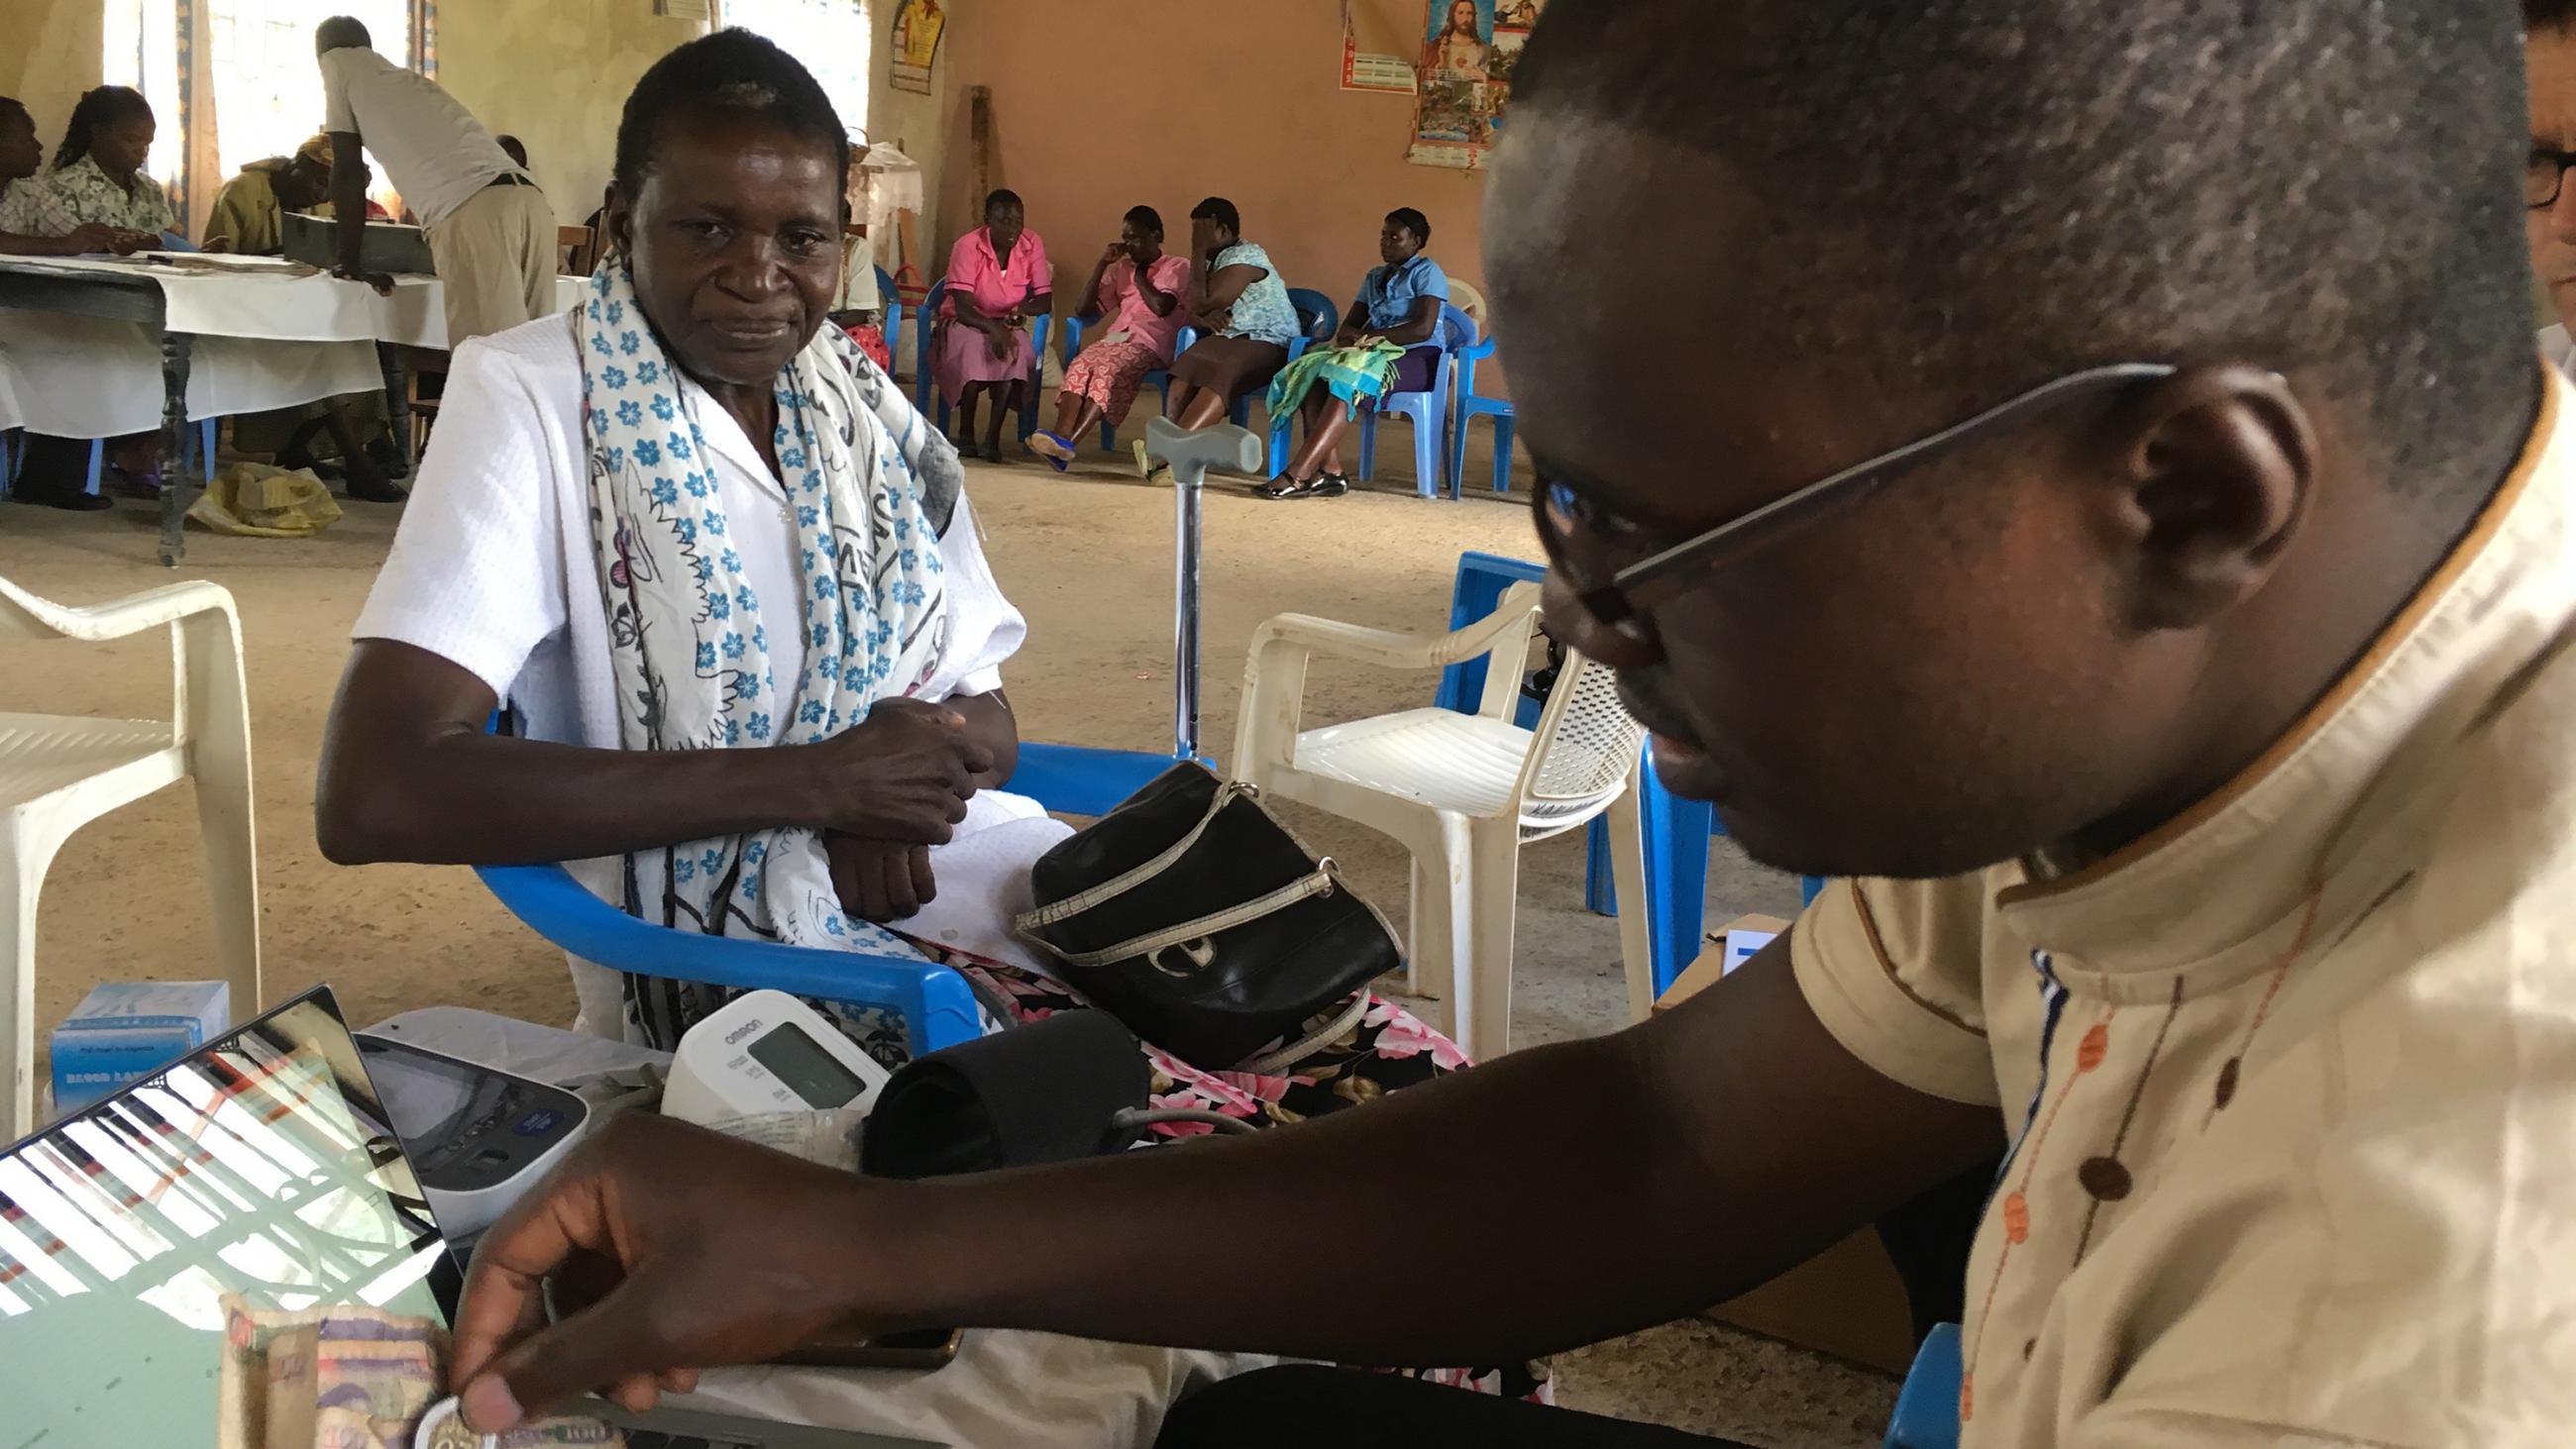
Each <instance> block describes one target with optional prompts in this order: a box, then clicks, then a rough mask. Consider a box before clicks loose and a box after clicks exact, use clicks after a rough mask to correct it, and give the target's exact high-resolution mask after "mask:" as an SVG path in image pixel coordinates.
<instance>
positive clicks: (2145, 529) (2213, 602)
mask: <svg viewBox="0 0 2576 1449" xmlns="http://www.w3.org/2000/svg"><path fill="white" fill-rule="evenodd" d="M2111 427H2112V428H2113V429H2114V430H2115V432H2114V434H2113V438H2114V442H2113V446H2114V448H2115V449H2116V452H2115V454H2114V458H2115V462H2116V465H2117V468H2118V473H2117V475H2116V478H2115V488H2116V502H2115V504H2114V507H2115V508H2116V515H2115V519H2114V522H2113V527H2114V530H2115V532H2116V533H2118V534H2119V535H2120V536H2121V538H2122V540H2123V542H2124V543H2125V544H2126V554H2127V557H2128V559H2129V560H2130V567H2129V570H2128V572H2129V574H2130V578H2129V585H2130V587H2129V590H2128V608H2127V611H2126V612H2127V614H2128V616H2129V622H2130V623H2131V624H2132V625H2133V626H2134V627H2136V628H2138V629H2140V630H2142V631H2143V630H2151V629H2190V628H2196V627H2199V626H2201V625H2203V624H2206V623H2208V622H2209V621H2210V620H2212V619H2214V618H2217V617H2218V616H2219V615H2221V614H2224V613H2226V612H2227V611H2228V610H2229V609H2231V608H2234V607H2235V606H2236V605H2237V604H2238V603H2240V602H2242V601H2243V600H2245V599H2247V598H2249V597H2251V596H2252V595H2253V594H2254V593H2256V592H2257V591H2259V590H2260V589H2261V588H2262V587H2263V584H2264V582H2265V580H2267V579H2269V578H2270V577H2271V572H2272V566H2273V564H2274V563H2275V562H2276V561H2277V560H2278V559H2279V558H2280V555H2281V550H2282V549H2283V548H2284V547H2286V546H2287V545H2288V543H2289V541H2290V540H2291V539H2292V538H2293V537H2295V536H2296V535H2297V533H2298V530H2299V526H2300V523H2301V521H2302V520H2303V519H2304V518H2305V517H2306V515H2307V510H2308V503H2309V495H2310V493H2311V492H2312V491H2313V490H2314V488H2315V486H2316V469H2317V438H2316V429H2315V425H2314V423H2313V422H2312V421H2311V420H2310V419H2309V417H2308V412H2307V409H2306V407H2305V406H2304V405H2302V404H2301V403H2300V401H2299V399H2298V396H2297V395H2296V394H2295V393H2294V392H2292V391H2291V389H2290V384H2289V382H2288V381H2287V380H2286V379H2284V378H2282V377H2281V376H2280V375H2279V374H2277V373H2272V372H2267V371H2265V370H2263V369H2262V368H2258V367H2251V366H2247V365H2245V364H2242V363H2228V364H2223V365H2220V366H2216V367H2203V368H2192V369H2188V370H2186V371H2184V372H2181V373H2177V374H2176V375H2174V376H2173V377H2170V378H2167V379H2166V380H2164V381H2163V382H2161V383H2158V384H2156V386H2155V387H2153V388H2152V389H2150V390H2148V391H2147V392H2145V393H2143V394H2141V395H2140V396H2139V397H2137V398H2136V399H2135V400H2134V401H2133V402H2132V403H2130V404H2129V405H2128V406H2126V407H2124V408H2122V409H2121V410H2120V412H2119V413H2118V415H2117V416H2116V417H2115V418H2114V419H2113V420H2112V422H2111Z"/></svg>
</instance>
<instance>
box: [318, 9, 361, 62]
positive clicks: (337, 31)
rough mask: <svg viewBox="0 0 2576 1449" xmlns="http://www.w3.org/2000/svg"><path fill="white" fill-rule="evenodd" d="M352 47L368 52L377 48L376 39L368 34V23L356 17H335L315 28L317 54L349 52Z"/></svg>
mask: <svg viewBox="0 0 2576 1449" xmlns="http://www.w3.org/2000/svg"><path fill="white" fill-rule="evenodd" d="M352 46H355V47H359V48H361V49H366V50H373V49H375V48H376V38H375V37H374V36H372V35H369V34H368V33H367V23H366V22H365V21H363V20H360V19H359V18H358V17H356V16H354V15H334V16H332V17H331V18H330V19H328V20H325V21H323V22H322V23H321V24H319V25H317V26H315V27H313V49H314V51H315V53H316V54H320V55H329V54H330V53H331V52H332V51H335V50H347V49H349V48H351V47H352Z"/></svg>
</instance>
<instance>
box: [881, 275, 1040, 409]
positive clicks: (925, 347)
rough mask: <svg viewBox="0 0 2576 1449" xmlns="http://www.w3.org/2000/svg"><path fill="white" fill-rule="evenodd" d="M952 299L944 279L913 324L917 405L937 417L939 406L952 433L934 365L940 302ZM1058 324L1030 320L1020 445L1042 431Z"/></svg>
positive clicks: (923, 302)
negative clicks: (1051, 339) (1041, 409)
mask: <svg viewBox="0 0 2576 1449" xmlns="http://www.w3.org/2000/svg"><path fill="white" fill-rule="evenodd" d="M947 295H948V279H947V278H946V277H941V278H940V279H939V280H938V281H935V282H933V283H931V284H930V291H929V294H928V295H926V296H924V297H923V298H922V299H921V315H920V316H919V317H917V318H915V319H914V321H913V369H914V371H916V372H918V373H919V374H920V376H918V377H917V378H915V379H914V380H913V402H914V405H915V406H916V407H918V408H919V409H920V410H921V413H922V416H924V417H930V416H933V413H932V404H933V403H934V402H936V403H937V405H938V410H937V413H936V416H937V418H938V420H939V431H941V432H942V433H945V432H947V431H948V399H946V398H944V397H940V396H939V379H938V376H937V372H936V370H935V369H934V368H932V367H931V365H930V358H931V351H930V331H931V328H932V327H933V326H934V325H936V324H937V322H938V320H939V303H940V299H941V298H944V297H946V296H947ZM1054 323H1055V318H1053V317H1051V316H1043V315H1042V316H1037V317H1032V318H1030V319H1029V401H1028V406H1026V407H1024V408H1022V409H1020V441H1021V442H1022V443H1026V442H1027V441H1028V440H1029V435H1030V434H1032V433H1034V432H1036V431H1037V430H1038V406H1039V398H1038V388H1039V385H1040V383H1041V382H1042V381H1043V380H1044V378H1045V377H1046V350H1047V337H1048V336H1049V333H1050V329H1051V328H1052V327H1053V325H1054Z"/></svg>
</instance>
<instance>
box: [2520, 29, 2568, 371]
mask: <svg viewBox="0 0 2576 1449" xmlns="http://www.w3.org/2000/svg"><path fill="white" fill-rule="evenodd" d="M2522 21H2523V28H2524V29H2525V30H2526V31H2528V32H2529V39H2528V40H2527V41H2526V42H2525V44H2524V49H2523V59H2524V63H2525V65H2526V67H2527V68H2528V73H2529V75H2530V78H2531V164H2530V165H2529V166H2528V167H2527V168H2525V170H2524V171H2523V177H2522V199H2523V203H2524V204H2525V205H2526V206H2528V207H2530V208H2531V209H2530V211H2529V213H2528V214H2527V215H2526V217H2525V225H2526V227H2527V229H2528V230H2529V232H2530V234H2531V266H2532V270H2533V272H2534V273H2535V274H2536V275H2538V277H2539V278H2540V282H2541V285H2542V286H2543V287H2545V288H2547V289H2548V292H2549V305H2550V306H2551V307H2553V308H2555V309H2556V310H2557V313H2558V321H2557V323H2556V324H2555V325H2552V326H2550V327H2547V328H2544V329H2542V331H2541V334H2540V350H2541V351H2542V352H2543V353H2545V354H2547V355H2548V357H2549V360H2550V361H2552V362H2555V363H2557V364H2558V367H2559V370H2560V371H2562V372H2569V373H2571V375H2576V338H2571V337H2570V336H2569V335H2568V328H2569V327H2570V325H2571V323H2570V320H2569V319H2571V318H2576V190H2571V189H2570V188H2569V187H2568V186H2567V185H2566V184H2565V183H2566V174H2567V166H2568V163H2569V162H2571V161H2576V0H2523V6H2522Z"/></svg>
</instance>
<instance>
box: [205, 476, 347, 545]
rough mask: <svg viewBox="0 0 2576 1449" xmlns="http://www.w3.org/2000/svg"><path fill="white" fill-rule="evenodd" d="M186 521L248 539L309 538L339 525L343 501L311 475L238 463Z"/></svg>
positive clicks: (219, 480) (216, 480)
mask: <svg viewBox="0 0 2576 1449" xmlns="http://www.w3.org/2000/svg"><path fill="white" fill-rule="evenodd" d="M188 517H189V519H190V520H191V521H193V522H195V523H196V524H198V525H199V526H200V527H204V528H210V529H212V530H214V531H215V532H217V533H229V534H235V535H239V536H241V537H244V538H310V537H312V536H313V535H314V534H317V533H320V532H321V531H322V530H324V529H326V528H329V527H330V526H331V525H332V524H334V523H337V522H339V521H340V501H339V500H338V499H336V498H333V497H332V496H331V490H330V488H328V487H327V486H325V485H324V484H323V482H322V480H321V479H320V478H317V477H315V476H314V475H313V474H312V473H311V472H310V471H308V470H305V469H301V468H299V469H295V470H293V471H289V470H287V469H284V468H273V467H270V466H269V465H268V464H266V463H235V464H233V465H232V466H230V467H228V468H226V469H224V470H223V471H222V472H220V473H217V474H216V475H215V481H214V482H213V483H212V484H210V485H208V487H207V489H206V491H205V492H204V493H202V494H200V495H198V498H197V501H196V502H195V503H193V504H191V505H189V508H188Z"/></svg>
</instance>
